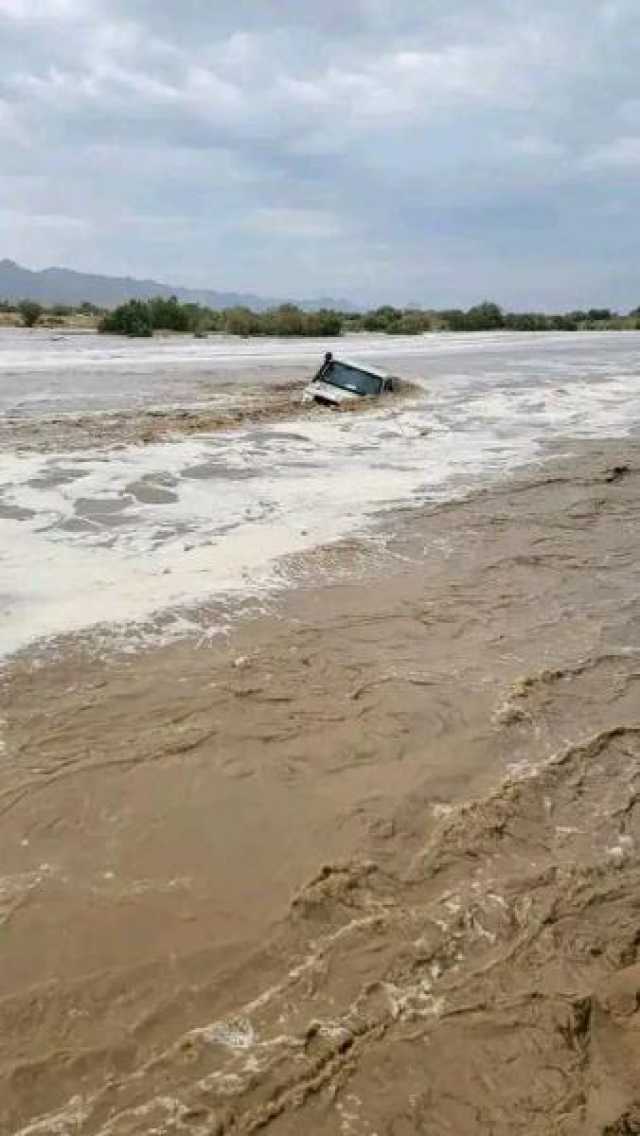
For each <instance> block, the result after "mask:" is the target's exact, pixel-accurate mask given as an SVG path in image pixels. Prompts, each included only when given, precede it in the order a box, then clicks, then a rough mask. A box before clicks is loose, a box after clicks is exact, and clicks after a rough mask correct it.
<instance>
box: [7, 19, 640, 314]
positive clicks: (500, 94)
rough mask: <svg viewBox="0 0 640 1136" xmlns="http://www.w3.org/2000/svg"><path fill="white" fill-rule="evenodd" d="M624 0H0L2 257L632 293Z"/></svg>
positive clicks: (232, 273) (549, 296) (307, 289)
mask: <svg viewBox="0 0 640 1136" xmlns="http://www.w3.org/2000/svg"><path fill="white" fill-rule="evenodd" d="M639 73H640V6H639V5H638V4H637V0H538V3H537V4H536V5H531V4H530V3H529V2H527V3H525V2H524V0H484V2H483V3H482V4H478V3H477V0H453V2H452V3H451V4H450V5H448V6H443V5H441V4H435V3H433V2H432V0H394V2H391V0H352V2H351V3H349V4H345V3H344V0H325V2H324V3H323V4H322V5H318V4H315V3H314V4H312V3H311V2H310V0H309V2H308V0H260V2H259V3H258V0H234V2H233V3H231V2H229V3H227V2H226V0H220V2H219V3H217V4H215V5H212V4H211V3H210V0H180V2H179V3H178V0H154V2H151V0H126V2H125V0H0V145H2V153H3V163H2V167H1V168H0V237H1V240H0V255H8V256H12V257H14V258H15V259H18V260H22V261H25V262H27V263H28V264H30V265H33V266H43V265H45V264H48V263H65V264H69V265H72V266H74V267H79V268H83V269H87V270H95V271H105V272H117V273H121V272H129V273H132V274H136V275H141V276H142V275H145V276H146V275H156V276H158V277H160V278H163V279H166V280H170V281H175V282H176V283H185V284H194V285H197V284H208V285H210V286H212V287H221V288H238V289H246V290H254V291H262V292H263V293H267V294H280V295H282V294H290V295H298V296H301V297H302V296H309V295H311V294H314V293H320V292H322V293H327V292H329V293H334V294H345V293H346V294H351V295H352V296H354V297H355V298H356V299H360V300H362V301H364V302H377V301H383V300H387V299H390V300H396V301H398V302H402V301H405V302H406V301H409V300H413V301H418V302H422V303H425V304H442V305H449V304H458V303H459V304H467V303H471V302H472V301H473V300H475V299H477V298H482V297H483V296H485V295H491V296H494V297H496V298H497V299H498V300H500V301H501V302H503V303H504V304H506V305H507V306H525V305H526V306H538V307H544V306H549V307H551V306H556V305H558V306H573V305H574V304H580V305H582V304H589V303H595V302H596V301H597V302H602V303H610V304H615V305H620V306H623V307H624V306H625V305H631V304H632V303H634V304H635V303H638V302H640V281H639V280H638V273H637V265H638V262H639V255H638V254H639V253H640V227H639V226H638V222H637V219H636V218H637V196H638V180H639V178H640V115H639V114H638V110H639V108H640V99H639V92H638V82H637V75H638V74H639Z"/></svg>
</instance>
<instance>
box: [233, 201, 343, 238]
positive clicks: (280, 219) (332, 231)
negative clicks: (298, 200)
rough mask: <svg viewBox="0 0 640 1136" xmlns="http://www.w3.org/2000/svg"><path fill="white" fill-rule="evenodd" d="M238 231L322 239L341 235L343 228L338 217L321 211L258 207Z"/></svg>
mask: <svg viewBox="0 0 640 1136" xmlns="http://www.w3.org/2000/svg"><path fill="white" fill-rule="evenodd" d="M240 227H241V228H244V229H248V230H253V231H254V232H256V233H264V234H268V235H270V236H282V237H285V238H286V239H287V240H290V239H293V240H295V239H297V238H300V239H316V240H323V239H326V238H330V237H338V236H340V235H341V233H342V230H343V226H342V223H341V221H340V219H339V218H338V217H336V216H335V215H333V214H331V213H327V212H323V211H322V210H320V209H287V208H279V207H273V208H261V209H256V210H254V212H253V213H251V214H250V215H249V216H248V217H246V218H245V219H244V220H243V221H242V223H241V226H240Z"/></svg>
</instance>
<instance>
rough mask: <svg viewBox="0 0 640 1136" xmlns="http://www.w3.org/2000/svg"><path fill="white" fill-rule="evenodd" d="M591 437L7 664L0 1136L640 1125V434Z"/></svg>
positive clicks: (365, 1133)
mask: <svg viewBox="0 0 640 1136" xmlns="http://www.w3.org/2000/svg"><path fill="white" fill-rule="evenodd" d="M573 449H574V450H575V456H574V457H573V458H571V459H568V458H564V459H558V460H556V461H554V462H551V463H550V464H547V465H544V466H542V465H541V466H540V467H539V468H537V469H532V470H529V471H528V472H526V473H525V474H523V475H522V476H521V477H519V478H518V479H517V480H516V481H513V482H510V483H505V484H503V485H501V486H498V487H494V488H493V489H490V490H487V491H484V492H481V493H478V494H477V495H475V496H472V497H470V498H468V499H467V500H465V501H462V502H457V503H451V504H449V505H447V506H443V507H439V508H436V509H433V510H429V511H423V512H415V511H407V513H406V514H402V515H400V516H397V517H396V518H395V520H394V536H393V539H392V541H391V542H390V543H389V544H388V545H387V548H386V551H382V552H381V554H380V559H379V562H378V563H371V562H369V563H368V566H367V569H366V572H365V573H364V575H363V578H362V579H360V580H359V581H357V582H352V583H344V582H343V583H339V584H333V585H330V584H326V585H322V586H319V585H315V586H314V585H313V584H312V581H313V580H314V578H316V577H317V576H318V574H321V569H322V559H323V557H328V556H330V557H332V558H333V559H334V561H339V560H340V557H342V558H343V560H344V562H345V564H346V565H347V566H348V564H349V563H350V562H351V561H352V560H353V557H354V556H355V555H357V549H355V546H354V544H346V543H345V544H344V545H343V546H342V547H341V548H340V547H338V548H337V549H334V550H332V551H329V550H325V551H324V552H323V551H322V550H320V551H318V552H317V553H316V554H314V557H315V560H314V557H310V558H309V565H308V567H309V571H308V575H307V580H308V581H309V584H308V586H302V587H300V588H299V589H298V590H297V591H296V592H294V593H292V594H289V595H288V596H286V597H283V598H282V599H281V600H280V601H278V603H277V605H276V606H275V607H274V610H273V611H272V612H271V613H270V614H267V615H263V616H261V617H256V618H251V619H249V618H247V619H244V620H242V621H240V622H238V624H237V625H236V626H235V627H234V629H233V631H232V633H231V634H230V635H229V636H228V637H227V638H226V639H225V640H224V641H222V642H220V641H219V642H217V643H215V642H214V643H213V644H210V645H207V646H206V647H205V646H200V647H197V646H196V645H194V644H188V643H182V644H176V645H174V646H171V647H167V648H164V649H162V650H150V651H147V652H145V653H141V654H136V655H133V656H120V657H112V658H111V659H106V660H102V661H99V660H96V659H95V658H94V659H91V658H88V657H84V656H83V655H82V652H81V650H80V648H79V647H75V646H74V645H73V644H69V646H68V649H67V650H66V652H65V653H64V654H63V655H62V656H60V657H57V658H53V659H51V660H49V661H46V660H43V659H42V658H40V659H37V658H34V657H31V658H30V657H29V656H24V657H23V658H22V659H20V660H16V661H14V663H13V664H12V665H11V666H10V667H9V668H8V669H7V672H6V675H5V682H4V689H3V702H4V709H3V711H2V713H3V720H4V721H3V728H2V745H3V753H2V764H1V767H0V769H1V773H0V810H1V812H2V824H1V826H0V853H1V861H0V862H1V864H2V878H1V879H0V931H1V935H0V950H1V952H2V955H1V957H2V966H1V967H0V1131H2V1132H7V1133H16V1134H17V1133H20V1134H21V1136H45V1134H49V1133H51V1134H54V1133H55V1134H56V1136H67V1134H69V1136H71V1134H73V1136H133V1134H136V1136H137V1134H142V1133H145V1134H146V1133H157V1134H174V1133H176V1134H177V1133H184V1134H188V1136H214V1134H217V1136H221V1134H223V1133H225V1134H226V1133H250V1132H257V1131H262V1130H268V1131H271V1132H273V1133H274V1134H280V1133H281V1134H283V1136H285V1134H287V1136H289V1134H291V1136H293V1134H294V1133H295V1134H297V1133H319V1134H323V1136H324V1134H325V1133H326V1134H327V1136H329V1134H333V1133H341V1134H344V1136H374V1134H377V1136H383V1134H384V1136H387V1134H388V1136H411V1134H414V1133H415V1134H418V1133H430V1134H431V1133H438V1134H439V1133H456V1134H458V1133H478V1132H486V1133H492V1134H502V1133H504V1134H505V1136H506V1134H507V1133H515V1132H521V1133H523V1134H524V1133H551V1132H553V1133H563V1134H566V1136H569V1134H571V1136H573V1134H574V1133H575V1134H577V1133H602V1134H605V1133H609V1134H613V1133H620V1134H622V1133H628V1132H636V1131H640V1073H639V1069H640V1012H639V1011H638V1006H639V1005H640V960H639V958H638V951H639V949H640V947H639V945H640V887H639V885H640V860H639V858H638V840H640V812H639V809H638V793H639V791H640V764H639V759H640V601H639V598H638V596H639V584H640V528H639V527H638V520H639V506H638V492H639V489H640V446H639V445H638V444H637V443H634V442H631V441H628V442H625V443H620V442H616V443H602V444H598V445H585V444H580V446H578V445H576V446H574V447H573ZM354 549H355V550H354Z"/></svg>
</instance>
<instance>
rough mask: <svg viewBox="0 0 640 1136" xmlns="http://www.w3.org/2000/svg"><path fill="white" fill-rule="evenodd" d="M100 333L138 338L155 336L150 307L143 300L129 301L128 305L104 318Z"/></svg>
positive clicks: (101, 321) (116, 309) (99, 327)
mask: <svg viewBox="0 0 640 1136" xmlns="http://www.w3.org/2000/svg"><path fill="white" fill-rule="evenodd" d="M98 331H102V332H112V333H115V334H119V335H130V336H132V337H136V338H143V337H147V336H149V335H153V323H152V321H151V315H150V312H149V307H148V305H147V304H145V303H143V301H142V300H129V301H128V303H126V304H120V307H118V308H114V310H113V311H112V312H107V314H106V315H105V316H103V317H102V319H101V320H100V323H99V324H98Z"/></svg>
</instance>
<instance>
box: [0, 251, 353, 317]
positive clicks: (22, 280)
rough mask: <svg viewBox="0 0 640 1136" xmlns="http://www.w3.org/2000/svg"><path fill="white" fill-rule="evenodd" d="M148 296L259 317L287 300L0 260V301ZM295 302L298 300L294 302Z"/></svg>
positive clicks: (344, 306) (117, 300) (308, 304)
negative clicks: (37, 269)
mask: <svg viewBox="0 0 640 1136" xmlns="http://www.w3.org/2000/svg"><path fill="white" fill-rule="evenodd" d="M151 296H177V298H178V299H179V300H182V301H183V302H191V303H197V304H206V305H207V306H208V307H210V308H217V309H221V308H235V307H239V306H242V307H247V308H252V310H253V311H256V312H263V311H266V310H267V309H268V308H274V307H277V306H278V304H282V303H285V302H287V301H285V300H281V299H269V298H265V297H264V296H254V295H253V294H252V293H244V292H216V291H214V290H212V289H209V288H179V287H177V286H176V285H172V284H160V283H158V281H157V280H135V279H134V278H133V277H132V276H97V275H94V274H93V273H89V272H75V271H74V270H73V269H71V268H43V269H42V271H41V272H32V271H31V269H29V268H23V267H22V265H20V264H16V262H15V261H14V260H0V300H38V301H39V302H40V303H41V304H47V305H49V304H74V305H75V304H82V303H83V302H84V301H85V300H87V301H88V302H89V303H90V304H96V305H97V306H98V307H101V308H115V307H117V305H118V304H122V303H123V302H124V301H125V300H133V299H136V300H148V299H149V298H150V297H151ZM294 302H298V301H294ZM298 306H299V307H300V308H302V309H303V310H304V311H308V312H314V311H318V309H319V308H335V309H338V310H340V311H352V310H353V305H352V304H350V303H349V302H348V301H347V300H339V299H331V298H329V297H320V298H319V299H317V300H305V301H302V302H299V305H298Z"/></svg>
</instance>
